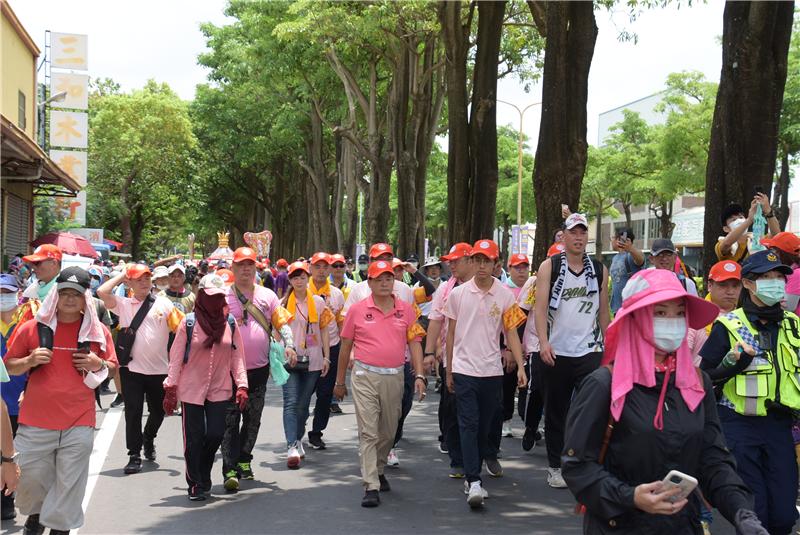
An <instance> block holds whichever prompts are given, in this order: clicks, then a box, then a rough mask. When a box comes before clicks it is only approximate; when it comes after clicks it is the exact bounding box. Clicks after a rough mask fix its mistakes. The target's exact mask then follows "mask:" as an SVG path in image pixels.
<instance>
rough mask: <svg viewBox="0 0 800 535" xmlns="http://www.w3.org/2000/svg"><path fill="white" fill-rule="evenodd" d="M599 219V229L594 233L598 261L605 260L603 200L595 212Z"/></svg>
mask: <svg viewBox="0 0 800 535" xmlns="http://www.w3.org/2000/svg"><path fill="white" fill-rule="evenodd" d="M595 218H596V219H597V229H596V230H595V235H594V257H595V258H596V259H597V261H598V262H602V261H603V205H602V201H601V202H600V204H599V205H598V208H597V212H595Z"/></svg>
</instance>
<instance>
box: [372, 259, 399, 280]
mask: <svg viewBox="0 0 800 535" xmlns="http://www.w3.org/2000/svg"><path fill="white" fill-rule="evenodd" d="M384 273H391V275H392V277H394V269H393V268H392V262H387V261H386V260H378V261H377V262H373V263H371V264H370V265H369V269H368V270H367V276H368V277H369V278H370V279H377V278H378V277H380V276H381V275H383V274H384Z"/></svg>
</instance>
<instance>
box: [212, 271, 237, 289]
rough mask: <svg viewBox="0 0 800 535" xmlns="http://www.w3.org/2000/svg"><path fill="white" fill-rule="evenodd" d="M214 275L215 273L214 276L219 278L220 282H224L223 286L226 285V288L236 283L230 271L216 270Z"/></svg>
mask: <svg viewBox="0 0 800 535" xmlns="http://www.w3.org/2000/svg"><path fill="white" fill-rule="evenodd" d="M215 273H216V274H217V275H218V276H219V278H221V279H222V280H223V281H224V282H225V284H226V285H228V286H230V285H231V284H233V283H234V282H236V277H234V276H233V271H231V270H230V269H226V268H222V269H218V270H217V271H216V272H215Z"/></svg>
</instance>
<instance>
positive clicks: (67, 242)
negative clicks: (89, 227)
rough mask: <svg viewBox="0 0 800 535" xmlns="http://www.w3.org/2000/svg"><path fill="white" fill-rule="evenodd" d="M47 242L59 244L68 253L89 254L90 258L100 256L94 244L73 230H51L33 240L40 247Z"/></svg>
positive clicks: (33, 244)
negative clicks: (73, 232) (72, 231)
mask: <svg viewBox="0 0 800 535" xmlns="http://www.w3.org/2000/svg"><path fill="white" fill-rule="evenodd" d="M45 243H51V244H53V245H57V246H58V247H60V248H61V251H62V252H64V253H66V254H71V255H79V256H87V257H89V258H98V256H99V255H98V254H97V251H95V250H94V247H92V244H91V243H89V240H87V239H86V238H84V237H83V236H78V235H77V234H72V233H71V232H49V233H47V234H43V235H42V236H39V237H38V238H36V239H35V240H33V241H32V242H31V246H33V247H38V246H40V245H44V244H45Z"/></svg>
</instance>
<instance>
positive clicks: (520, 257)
mask: <svg viewBox="0 0 800 535" xmlns="http://www.w3.org/2000/svg"><path fill="white" fill-rule="evenodd" d="M522 264H527V265H531V261H530V260H528V255H526V254H522V253H516V254H512V255H511V258H509V259H508V265H509V266H511V267H514V266H521V265H522Z"/></svg>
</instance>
